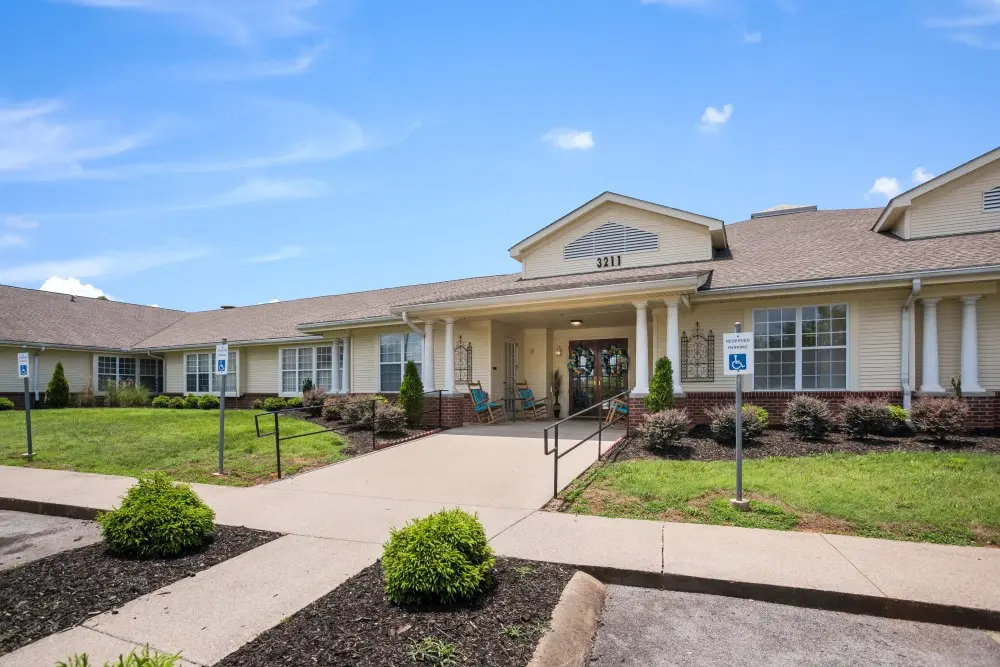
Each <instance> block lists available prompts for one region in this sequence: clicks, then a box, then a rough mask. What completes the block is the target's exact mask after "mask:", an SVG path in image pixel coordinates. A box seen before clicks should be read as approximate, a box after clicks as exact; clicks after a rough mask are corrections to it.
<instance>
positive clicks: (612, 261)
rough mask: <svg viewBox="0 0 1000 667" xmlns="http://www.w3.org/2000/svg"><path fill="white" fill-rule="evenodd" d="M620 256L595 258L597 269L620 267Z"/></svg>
mask: <svg viewBox="0 0 1000 667" xmlns="http://www.w3.org/2000/svg"><path fill="white" fill-rule="evenodd" d="M621 265H622V256H621V255H608V256H607V257H598V258H597V268H599V269H607V268H609V267H612V266H621Z"/></svg>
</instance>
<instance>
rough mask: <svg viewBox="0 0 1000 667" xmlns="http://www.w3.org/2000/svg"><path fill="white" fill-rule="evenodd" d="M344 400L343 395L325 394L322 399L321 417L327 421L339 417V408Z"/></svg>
mask: <svg viewBox="0 0 1000 667" xmlns="http://www.w3.org/2000/svg"><path fill="white" fill-rule="evenodd" d="M345 400H346V399H345V398H344V397H343V396H327V397H326V400H324V401H323V419H325V420H327V421H333V420H335V419H340V409H341V407H343V405H344V401H345Z"/></svg>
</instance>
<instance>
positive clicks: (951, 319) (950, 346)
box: [937, 299, 962, 389]
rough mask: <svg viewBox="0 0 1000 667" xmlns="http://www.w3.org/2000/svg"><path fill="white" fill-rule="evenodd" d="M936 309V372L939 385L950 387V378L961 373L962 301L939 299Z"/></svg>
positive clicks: (956, 376)
mask: <svg viewBox="0 0 1000 667" xmlns="http://www.w3.org/2000/svg"><path fill="white" fill-rule="evenodd" d="M937 309H938V314H937V315H938V372H939V373H940V377H941V386H942V387H944V388H945V389H950V388H951V379H952V378H956V379H957V378H958V377H959V376H960V375H961V374H962V302H961V301H959V300H958V299H941V301H940V303H938V305H937Z"/></svg>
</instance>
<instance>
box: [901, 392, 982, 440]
mask: <svg viewBox="0 0 1000 667" xmlns="http://www.w3.org/2000/svg"><path fill="white" fill-rule="evenodd" d="M910 416H911V417H912V418H913V423H914V424H915V425H916V427H917V428H918V429H920V432H921V433H927V434H928V435H932V436H934V437H935V438H936V439H937V440H942V441H943V440H947V439H948V436H950V435H961V434H962V433H965V431H966V430H967V424H968V421H969V406H968V404H967V403H966V402H965V401H963V400H961V399H958V398H921V399H918V400H916V401H915V402H914V403H913V409H912V410H911V411H910Z"/></svg>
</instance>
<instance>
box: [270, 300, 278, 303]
mask: <svg viewBox="0 0 1000 667" xmlns="http://www.w3.org/2000/svg"><path fill="white" fill-rule="evenodd" d="M278 301H279V300H278V299H271V300H270V301H268V303H278Z"/></svg>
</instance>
